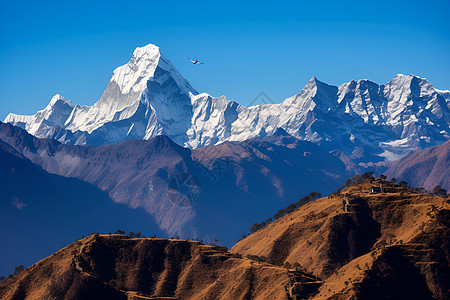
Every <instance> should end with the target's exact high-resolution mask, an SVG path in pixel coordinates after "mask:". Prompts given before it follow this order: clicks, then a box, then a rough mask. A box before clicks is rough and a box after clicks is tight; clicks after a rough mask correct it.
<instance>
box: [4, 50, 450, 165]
mask: <svg viewBox="0 0 450 300" xmlns="http://www.w3.org/2000/svg"><path fill="white" fill-rule="evenodd" d="M50 107H51V108H52V106H50ZM46 109H48V110H50V111H47V114H44V113H43V112H42V111H41V112H38V114H36V115H35V116H20V115H14V114H10V115H8V117H7V118H6V119H5V122H8V123H12V124H14V125H17V126H20V127H22V128H24V129H26V130H27V131H28V132H30V133H31V134H33V135H35V136H37V137H40V138H44V137H45V138H53V139H56V140H59V141H60V142H63V143H71V144H81V145H84V144H86V145H104V144H116V143H119V142H121V141H124V140H126V139H133V138H137V139H150V138H151V137H154V136H156V135H161V134H162V135H168V136H169V137H170V138H171V139H172V140H174V141H175V142H176V143H177V144H179V145H181V146H183V147H187V148H193V149H195V148H199V147H203V146H208V145H216V144H220V143H222V142H224V141H244V140H247V139H249V138H253V137H262V136H265V135H271V134H273V133H274V132H275V131H276V130H277V128H283V129H284V130H285V131H286V132H288V133H289V134H290V135H293V136H294V137H296V138H299V139H302V140H306V141H311V142H314V143H316V144H318V145H320V146H322V147H324V148H325V149H327V150H329V151H334V150H341V151H344V153H345V155H346V156H348V157H349V158H351V159H352V161H353V162H355V163H356V164H359V163H369V162H372V163H376V162H379V161H383V160H396V159H398V158H400V157H402V156H403V155H405V154H406V153H407V152H409V151H412V150H418V149H423V148H426V147H430V146H434V145H438V144H441V143H443V142H445V141H446V140H448V139H449V138H450V130H449V128H450V98H449V97H448V95H447V92H445V91H441V90H437V89H435V88H434V87H433V86H432V85H431V84H430V83H429V82H428V81H427V80H426V79H425V78H420V77H417V76H414V75H407V76H406V75H403V74H398V75H396V76H395V77H394V78H393V79H392V80H391V81H389V82H388V83H387V84H385V85H379V84H376V83H374V82H371V81H369V80H358V81H354V80H352V81H350V82H348V83H344V84H342V85H341V86H339V87H337V86H332V85H328V84H326V83H323V82H321V81H319V80H318V79H317V78H316V77H312V79H311V80H310V81H309V82H308V83H307V84H306V86H305V88H303V89H302V91H300V92H299V93H298V94H296V95H294V96H292V97H289V98H287V99H286V100H284V101H283V102H281V103H279V104H264V105H256V106H252V107H249V108H247V107H245V106H242V105H240V104H238V103H237V102H235V101H232V100H228V99H226V98H225V97H224V96H222V97H212V96H210V95H208V94H206V93H200V94H199V93H198V92H197V91H196V90H195V89H193V88H192V87H191V86H190V85H189V83H188V82H187V81H186V80H185V79H184V78H183V77H182V76H181V74H179V73H178V71H176V69H175V67H174V66H173V65H172V64H171V63H170V61H168V60H167V59H166V58H165V57H164V56H162V54H161V52H160V49H159V48H158V47H157V46H155V45H152V44H150V45H147V46H144V47H139V48H137V49H136V50H135V51H134V53H133V56H132V58H131V59H130V61H129V62H128V63H127V64H125V65H124V66H121V67H118V68H117V69H116V70H115V71H114V73H113V76H112V77H111V81H110V83H109V84H108V86H107V88H106V90H105V92H104V93H103V95H102V97H101V98H100V100H99V101H98V102H96V103H95V104H94V105H93V106H91V107H87V106H83V107H81V106H73V107H71V106H67V107H66V109H65V110H64V111H63V112H59V110H58V111H53V110H51V109H49V106H47V108H46ZM69 110H71V111H70V112H69ZM52 115H55V116H54V117H51V116H52ZM56 116H58V117H56ZM52 118H54V119H57V121H58V122H56V121H53V122H52V121H51V119H52Z"/></svg>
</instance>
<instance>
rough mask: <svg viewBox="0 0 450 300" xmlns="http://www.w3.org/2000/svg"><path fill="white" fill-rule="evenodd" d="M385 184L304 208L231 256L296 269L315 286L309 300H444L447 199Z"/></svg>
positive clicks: (449, 244)
mask: <svg viewBox="0 0 450 300" xmlns="http://www.w3.org/2000/svg"><path fill="white" fill-rule="evenodd" d="M380 184H381V185H382V186H384V190H383V191H384V193H371V188H372V187H380ZM389 185H390V184H389V183H388V182H386V181H382V180H379V179H375V178H368V179H365V180H362V181H361V182H357V183H355V184H353V185H350V187H348V188H345V189H343V190H341V191H339V192H338V193H334V194H333V195H332V196H330V197H326V198H322V199H319V200H316V201H313V202H310V203H308V204H305V205H304V206H302V207H301V208H299V209H298V210H296V211H294V212H292V213H291V214H288V215H286V216H284V217H282V218H279V219H277V220H276V221H274V222H272V223H271V224H269V225H268V226H266V227H264V228H263V229H260V230H258V231H257V232H255V233H253V234H252V235H250V236H248V237H247V238H245V239H244V240H242V241H240V242H238V243H237V244H236V245H235V246H234V247H233V248H232V249H231V252H233V253H240V254H244V255H258V256H262V257H264V259H265V260H266V261H268V262H272V263H275V264H278V265H282V264H284V263H286V262H287V263H289V264H290V265H291V266H292V265H294V264H296V263H298V264H299V265H301V267H302V268H303V269H304V270H305V271H307V272H309V273H311V274H313V275H315V276H318V277H320V278H322V280H323V284H322V285H321V286H320V288H319V290H318V294H317V295H315V296H314V297H312V298H311V299H432V298H434V299H448V298H449V296H450V295H449V288H450V286H449V283H450V272H449V270H450V269H449V265H450V256H449V253H450V251H449V250H450V228H449V226H450V205H449V202H448V199H447V198H444V197H435V196H431V195H428V194H416V193H413V192H411V191H409V190H407V189H405V188H401V187H389Z"/></svg>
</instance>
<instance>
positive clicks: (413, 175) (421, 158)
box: [385, 141, 450, 191]
mask: <svg viewBox="0 0 450 300" xmlns="http://www.w3.org/2000/svg"><path fill="white" fill-rule="evenodd" d="M385 175H386V176H389V177H390V178H396V179H397V180H406V181H407V182H408V183H409V184H410V185H412V186H420V187H424V188H425V189H427V190H428V191H432V190H433V187H435V186H436V185H440V186H441V187H442V188H444V189H446V190H450V141H447V142H445V143H444V144H442V145H439V146H434V147H431V148H427V149H424V150H418V151H416V152H411V153H409V154H408V155H406V156H405V157H403V158H402V159H400V160H399V161H396V162H394V163H393V164H392V166H391V167H390V168H389V169H388V170H387V171H386V172H385Z"/></svg>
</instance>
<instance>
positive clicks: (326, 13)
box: [0, 0, 450, 120]
mask: <svg viewBox="0 0 450 300" xmlns="http://www.w3.org/2000/svg"><path fill="white" fill-rule="evenodd" d="M449 11H450V1H370V2H368V1H292V2H291V1H226V2H215V1H203V2H202V1H180V2H177V1H95V2H94V1H3V0H0V68H1V72H0V105H1V106H0V107H1V109H0V119H1V120H3V119H4V118H5V117H6V115H7V114H8V113H9V112H15V113H20V114H32V113H34V112H36V111H37V110H38V109H42V108H44V107H45V106H46V105H47V103H48V102H49V101H50V98H51V97H52V96H53V95H54V94H56V93H60V94H62V95H63V96H65V97H67V98H69V99H71V100H72V102H73V103H77V104H88V105H90V104H93V103H94V102H95V101H97V100H98V99H99V98H100V96H101V94H102V92H103V90H104V89H105V88H106V85H107V83H108V82H109V80H110V78H111V75H112V71H113V70H114V69H115V68H116V67H118V66H120V65H122V64H125V63H126V62H127V61H128V60H129V59H130V57H131V55H132V52H133V50H134V48H135V47H137V46H143V45H145V44H148V43H154V44H156V45H158V46H160V48H161V50H162V53H163V54H164V55H165V56H166V57H167V58H168V59H169V60H171V61H172V63H173V64H174V65H175V67H176V68H177V69H178V70H179V71H180V72H181V74H182V75H183V76H184V77H185V78H186V79H187V80H188V81H189V82H190V83H191V84H192V85H193V86H194V87H195V88H196V89H197V90H198V91H199V92H208V93H210V94H212V95H214V96H220V95H225V96H227V98H229V99H233V100H236V101H238V102H239V103H241V104H244V105H245V104H248V103H250V102H251V101H252V100H253V98H254V97H255V96H257V95H258V94H259V93H260V92H261V91H264V92H265V93H266V94H268V95H269V96H270V97H271V98H272V99H273V101H274V102H280V101H282V100H284V99H285V98H287V97H289V96H291V95H293V94H295V93H298V92H299V91H300V90H301V89H302V88H303V87H304V86H305V84H306V83H307V81H308V80H309V79H310V78H311V77H312V76H316V77H317V78H318V79H319V80H321V81H324V82H327V83H329V84H335V85H339V84H341V83H343V82H347V81H349V80H351V79H361V78H367V79H370V80H372V81H375V82H378V83H386V82H387V81H389V80H390V79H391V78H392V77H393V76H394V75H395V74H397V73H403V74H415V75H418V76H421V77H426V78H427V79H428V80H429V81H430V82H431V83H432V84H433V85H434V86H435V87H437V88H440V89H450V76H449V75H450V54H449V53H450V18H449V17H448V13H449ZM187 57H192V58H198V59H199V60H201V61H204V63H205V64H204V65H201V66H193V65H192V64H190V63H189V61H188V60H187Z"/></svg>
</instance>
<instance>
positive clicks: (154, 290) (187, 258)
mask: <svg viewBox="0 0 450 300" xmlns="http://www.w3.org/2000/svg"><path fill="white" fill-rule="evenodd" d="M288 281H289V278H288V272H287V271H286V269H284V268H281V267H277V266H273V265H269V264H265V263H261V262H257V261H253V260H251V259H248V258H242V257H241V256H239V255H232V254H231V253H229V252H228V251H227V250H226V248H224V247H217V246H208V245H203V244H201V243H200V242H195V241H182V240H168V239H145V238H128V237H125V236H121V235H93V236H90V237H88V238H85V239H83V240H80V241H78V242H76V243H73V244H71V245H69V246H68V247H66V248H64V249H62V250H60V251H58V252H57V253H55V254H54V255H52V256H50V257H48V258H46V259H43V260H41V261H40V262H38V263H37V264H35V265H33V266H31V267H29V268H27V269H26V270H25V271H23V272H22V273H20V274H19V275H17V276H15V277H14V278H13V279H9V280H7V281H5V282H3V283H1V284H0V298H1V299H285V298H286V292H285V288H284V286H285V284H286V283H287V282H288Z"/></svg>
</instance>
